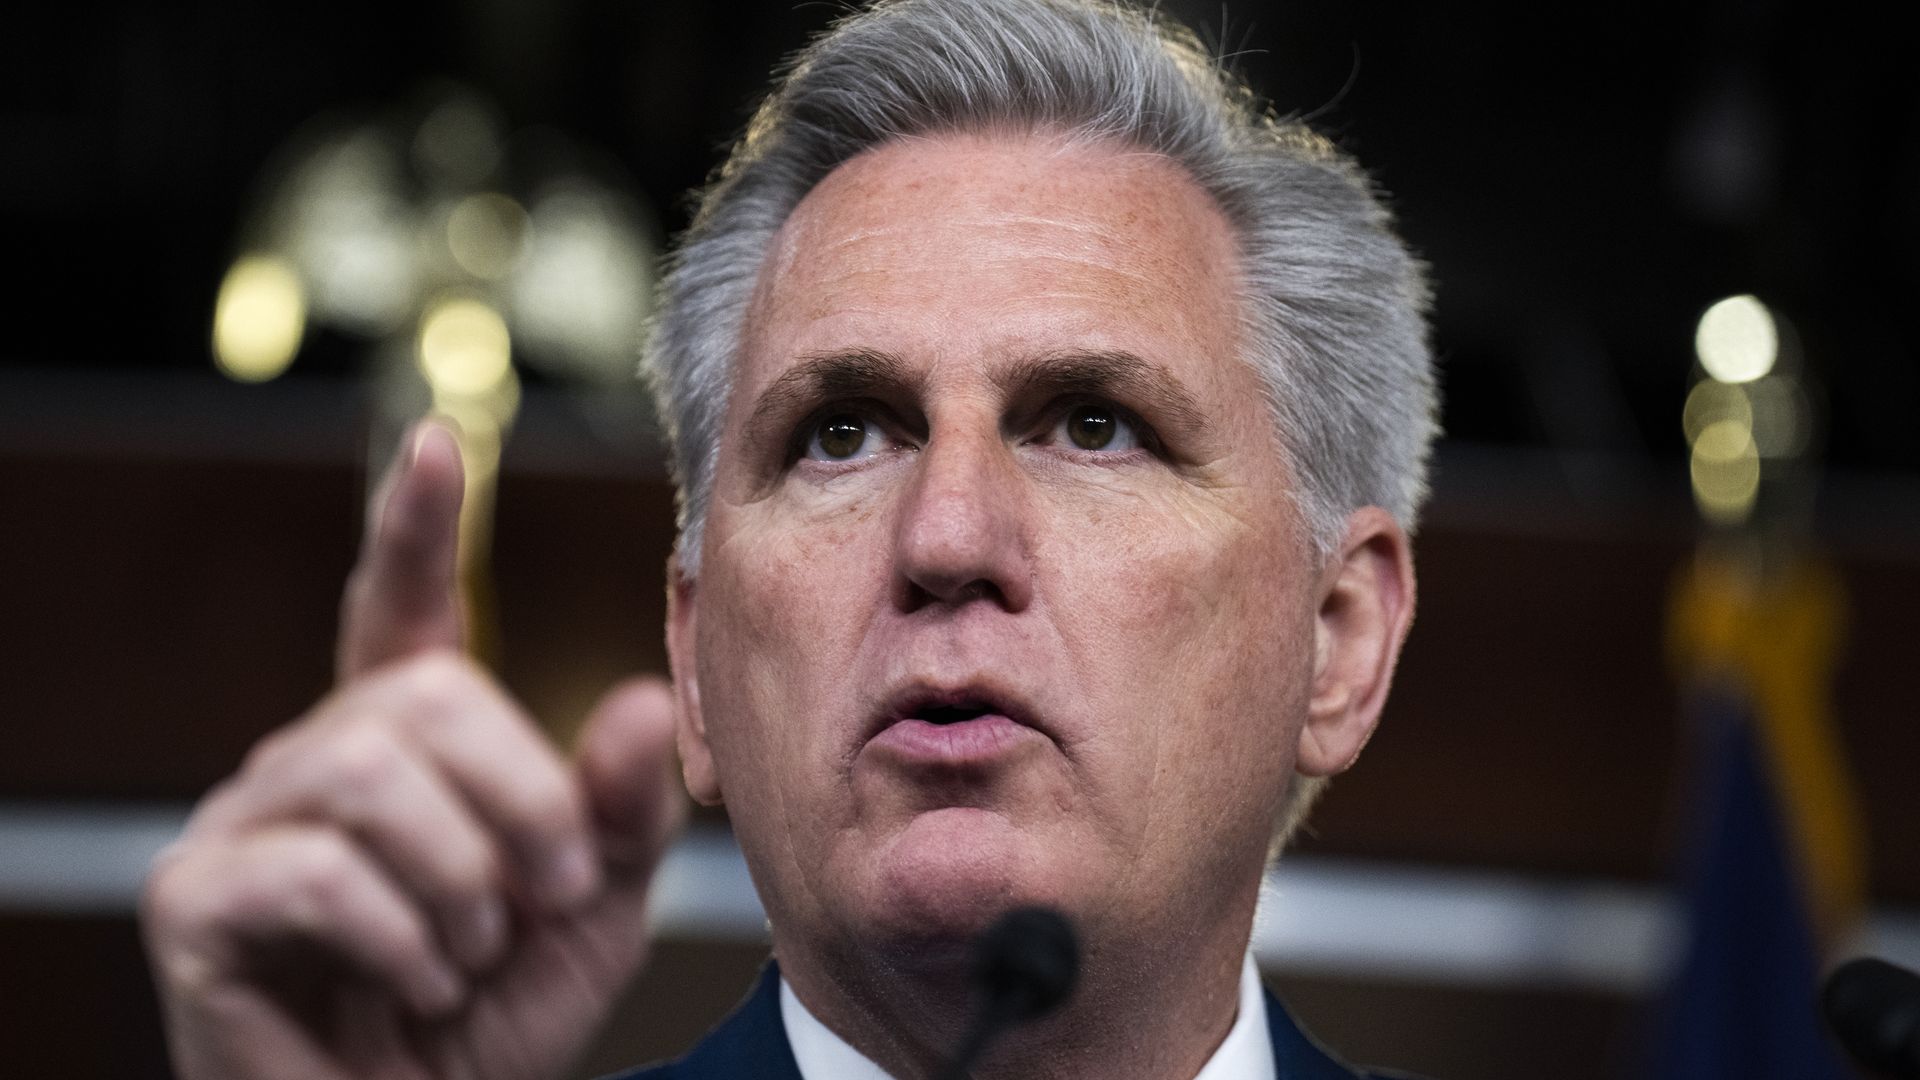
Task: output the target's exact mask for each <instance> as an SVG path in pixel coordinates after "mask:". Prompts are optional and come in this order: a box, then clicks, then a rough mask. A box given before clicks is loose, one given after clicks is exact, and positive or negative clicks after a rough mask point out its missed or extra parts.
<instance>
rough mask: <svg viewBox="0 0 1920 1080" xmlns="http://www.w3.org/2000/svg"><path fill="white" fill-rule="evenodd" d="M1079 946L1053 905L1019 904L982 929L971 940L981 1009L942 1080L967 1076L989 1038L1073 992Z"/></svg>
mask: <svg viewBox="0 0 1920 1080" xmlns="http://www.w3.org/2000/svg"><path fill="white" fill-rule="evenodd" d="M1079 975H1080V946H1079V944H1078V943H1077V942H1076V941H1075V940H1074V936H1073V927H1072V926H1071V925H1070V924H1069V923H1068V922H1067V920H1066V917H1065V916H1064V915H1061V914H1060V913H1059V912H1057V911H1054V910H1053V909H1052V908H1044V907H1020V908H1014V909H1013V910H1012V911H1009V912H1007V913H1006V914H1005V915H1002V916H1000V918H999V919H998V920H997V921H996V922H995V923H994V924H993V925H992V926H989V927H987V929H986V930H985V931H984V932H982V933H981V935H980V937H979V938H978V939H977V940H975V942H974V945H973V985H974V989H975V991H976V992H977V993H978V996H979V998H980V1009H979V1011H978V1012H976V1013H975V1014H974V1017H973V1024H972V1026H971V1027H969V1028H968V1029H967V1035H966V1038H964V1039H962V1040H961V1041H960V1048H959V1049H958V1050H956V1051H955V1052H954V1055H953V1058H952V1060H950V1061H949V1062H948V1063H947V1067H946V1068H945V1069H943V1070H941V1072H940V1078H941V1080H966V1075H967V1072H968V1070H970V1069H972V1068H973V1066H974V1063H975V1062H977V1061H979V1060H980V1055H982V1054H984V1053H985V1052H986V1050H987V1047H988V1046H990V1045H992V1043H993V1040H995V1039H997V1038H999V1037H1000V1036H1001V1035H1004V1034H1005V1033H1006V1032H1007V1031H1008V1029H1010V1028H1013V1027H1015V1026H1017V1025H1020V1024H1024V1023H1026V1022H1027V1021H1029V1020H1037V1019H1039V1018H1040V1017H1042V1016H1045V1015H1046V1014H1047V1013H1050V1012H1052V1011H1053V1010H1054V1009H1056V1008H1058V1007H1059V1005H1060V1003H1061V1002H1063V1001H1065V1000H1067V996H1068V995H1070V994H1072V993H1073V985H1074V982H1075V980H1076V979H1078V978H1079Z"/></svg>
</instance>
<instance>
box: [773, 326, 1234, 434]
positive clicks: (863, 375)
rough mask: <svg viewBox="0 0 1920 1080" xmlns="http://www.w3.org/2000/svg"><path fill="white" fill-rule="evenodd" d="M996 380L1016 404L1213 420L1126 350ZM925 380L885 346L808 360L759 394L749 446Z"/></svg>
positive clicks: (1067, 359) (1179, 424)
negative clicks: (1117, 408)
mask: <svg viewBox="0 0 1920 1080" xmlns="http://www.w3.org/2000/svg"><path fill="white" fill-rule="evenodd" d="M992 378H993V382H994V385H995V386H997V387H999V388H1000V392H1001V393H1002V394H1005V395H1006V396H1007V397H1008V398H1009V399H1012V400H1020V399H1023V398H1025V399H1029V400H1030V399H1034V398H1057V397H1067V396H1073V395H1085V396H1088V397H1102V398H1111V399H1114V400H1116V401H1120V402H1122V403H1125V404H1128V405H1129V406H1130V407H1133V408H1135V409H1137V410H1138V411H1139V412H1141V413H1143V414H1145V415H1147V416H1149V417H1151V418H1155V419H1156V421H1157V422H1158V423H1160V424H1164V425H1171V426H1172V427H1174V428H1185V429H1188V430H1194V431H1198V430H1201V429H1203V427H1204V425H1205V422H1206V411H1205V410H1204V409H1203V408H1201V406H1200V402H1199V400H1198V399H1196V398H1195V397H1194V395H1193V394H1192V392H1191V391H1189V390H1188V389H1187V388H1186V386H1185V385H1184V384H1183V383H1182V382H1181V381H1180V379H1179V377H1178V376H1176V375H1174V373H1173V372H1172V371H1170V370H1168V369H1167V368H1166V367H1165V366H1164V365H1161V364H1157V363H1154V362H1153V361H1151V360H1147V359H1145V358H1144V357H1141V356H1138V355H1136V354H1134V353H1130V352H1126V351H1125V350H1118V349H1116V350H1093V351H1078V350H1076V351H1067V352H1050V353H1043V354H1041V355H1039V356H1034V357H1029V358H1025V359H1022V360H1019V361H1016V362H1014V363H1013V364H1010V365H1008V366H1007V367H1005V368H1002V369H1000V370H997V371H995V372H994V373H993V376H992ZM925 382H926V378H925V376H924V375H923V374H922V373H920V372H917V371H915V370H913V368H912V367H910V366H909V365H908V364H907V363H906V362H905V361H904V360H901V359H900V358H899V357H897V356H895V355H893V354H892V353H888V352H884V351H882V350H879V349H864V348H861V349H847V350H843V351H837V352H828V353H816V354H813V355H809V356H806V357H803V358H802V359H801V360H800V361H799V362H797V363H795V364H794V365H793V366H792V367H790V368H788V369H787V370H786V371H784V372H782V373H781V374H780V376H779V377H778V378H776V379H774V380H773V382H772V383H770V384H768V386H767V388H766V389H765V390H763V391H761V392H760V396H759V398H758V399H757V400H755V402H754V405H753V411H752V412H750V413H749V414H748V416H747V423H746V441H747V442H748V444H749V445H764V444H765V442H766V440H768V439H769V438H772V439H776V440H784V439H785V437H786V431H785V429H786V428H787V427H788V426H790V424H791V423H792V422H793V420H794V419H795V418H796V417H797V416H798V415H799V414H801V413H803V412H805V411H807V410H809V409H812V408H813V407H814V406H816V405H817V404H819V403H820V402H822V401H829V400H833V399H835V398H853V397H880V398H887V397H895V396H898V395H900V394H902V393H905V394H908V395H911V394H913V393H915V392H917V391H919V390H920V389H922V388H923V387H924V384H925Z"/></svg>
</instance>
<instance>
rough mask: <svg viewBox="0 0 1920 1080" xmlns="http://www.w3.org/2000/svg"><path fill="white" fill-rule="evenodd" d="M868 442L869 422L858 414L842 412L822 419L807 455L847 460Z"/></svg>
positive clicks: (831, 459) (814, 433) (828, 459)
mask: <svg viewBox="0 0 1920 1080" xmlns="http://www.w3.org/2000/svg"><path fill="white" fill-rule="evenodd" d="M866 444H867V422H866V421H865V420H862V419H861V418H859V417H858V416H853V415H851V414H848V413H841V414H840V415H838V416H829V417H827V418H826V419H825V420H822V421H820V426H819V427H818V428H815V429H814V432H813V443H812V445H811V446H809V447H808V448H807V451H808V452H807V456H808V457H811V458H817V459H821V460H826V461H846V460H847V459H849V458H851V457H853V456H854V455H856V454H858V453H859V452H860V449H861V448H862V447H864V446H865V445H866Z"/></svg>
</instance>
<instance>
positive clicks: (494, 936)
mask: <svg viewBox="0 0 1920 1080" xmlns="http://www.w3.org/2000/svg"><path fill="white" fill-rule="evenodd" d="M454 936H455V938H456V939H457V940H456V941H455V942H454V948H455V950H456V951H457V952H458V953H459V956H460V961H461V963H464V964H465V965H467V967H468V968H470V969H472V970H475V971H479V970H481V969H483V968H485V967H487V966H488V965H489V964H491V963H493V960H494V958H495V957H497V956H499V955H500V950H501V949H502V948H504V947H505V946H506V943H507V912H506V909H505V908H504V907H503V906H501V903H500V900H499V899H498V898H497V897H492V896H489V897H486V898H484V899H481V900H476V901H474V902H473V903H472V904H470V905H468V906H467V909H466V911H464V912H462V913H461V915H460V916H459V917H458V920H457V923H456V929H455V931H454Z"/></svg>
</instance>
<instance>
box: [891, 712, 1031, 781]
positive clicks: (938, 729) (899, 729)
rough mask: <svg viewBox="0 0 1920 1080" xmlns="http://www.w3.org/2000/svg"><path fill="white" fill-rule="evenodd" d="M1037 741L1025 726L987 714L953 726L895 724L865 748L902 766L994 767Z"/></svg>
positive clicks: (903, 722) (912, 723)
mask: <svg viewBox="0 0 1920 1080" xmlns="http://www.w3.org/2000/svg"><path fill="white" fill-rule="evenodd" d="M1039 737H1040V733H1039V732H1037V731H1035V730H1034V729H1032V728H1030V727H1027V726H1026V725H1025V724H1020V723H1016V722H1015V721H1013V720H1010V719H1008V718H1006V717H1004V716H998V715H994V714H988V715H985V716H976V717H974V718H973V719H971V720H962V721H960V722H958V723H953V724H935V723H930V722H928V721H926V720H896V721H894V722H893V723H892V724H891V725H889V726H888V727H887V728H886V730H884V731H882V732H880V734H878V735H875V736H874V737H873V739H872V740H871V741H869V742H868V743H867V748H868V749H869V750H876V751H879V752H880V753H882V754H884V755H886V756H887V757H889V758H894V759H898V760H899V761H900V762H902V763H903V764H908V765H921V766H944V767H946V768H967V767H978V766H984V765H990V764H993V763H994V762H995V761H998V760H1001V759H1004V758H1006V757H1007V756H1008V755H1010V754H1012V753H1015V752H1017V751H1018V750H1019V749H1020V747H1022V746H1024V745H1026V744H1027V743H1028V742H1030V741H1032V740H1033V739H1036V738H1039Z"/></svg>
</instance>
